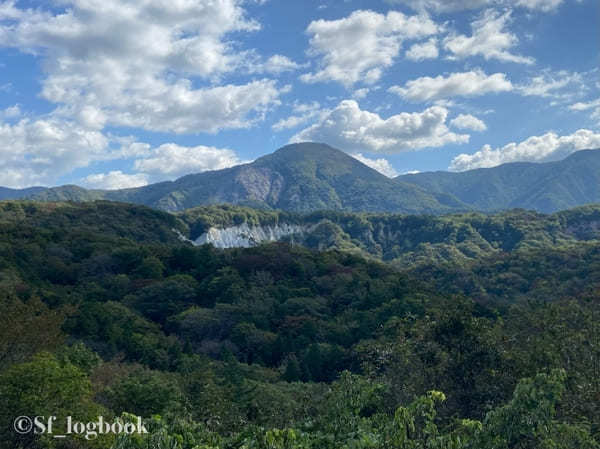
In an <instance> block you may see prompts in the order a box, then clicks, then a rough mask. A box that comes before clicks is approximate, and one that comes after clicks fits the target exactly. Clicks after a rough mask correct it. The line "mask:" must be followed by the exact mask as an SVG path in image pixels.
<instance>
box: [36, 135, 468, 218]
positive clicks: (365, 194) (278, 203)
mask: <svg viewBox="0 0 600 449" xmlns="http://www.w3.org/2000/svg"><path fill="white" fill-rule="evenodd" d="M32 198H34V199H37V200H45V201H65V200H74V201H88V200H95V199H107V200H112V201H123V202H130V203H138V204H144V205H147V206H151V207H154V208H158V209H162V210H167V211H178V210H183V209H187V208H190V207H194V206H198V205H202V204H218V203H231V204H246V205H252V206H256V207H262V208H276V209H284V210H289V211H314V210H322V209H323V210H325V209H327V210H349V211H395V212H405V213H421V212H423V213H441V212H449V211H451V210H461V209H462V210H464V209H467V206H465V205H463V204H461V203H460V202H459V201H457V200H456V199H454V198H452V197H451V196H449V195H446V194H444V193H434V194H429V193H426V192H424V191H423V190H422V189H421V188H420V187H416V186H414V185H412V184H406V183H403V182H398V181H394V180H391V179H389V178H387V177H386V176H384V175H382V174H380V173H379V172H377V171H375V170H373V169H371V168H369V167H367V166H366V165H364V164H363V163H361V162H359V161H358V160H356V159H354V158H353V157H350V156H348V155H347V154H345V153H344V152H342V151H339V150H336V149H334V148H331V147H330V146H328V145H324V144H317V143H302V144H293V145H288V146H285V147H283V148H281V149H279V150H277V151H276V152H275V153H273V154H269V155H267V156H264V157H261V158H259V159H257V160H256V161H254V162H252V163H250V164H244V165H239V166H236V167H232V168H228V169H225V170H217V171H210V172H204V173H200V174H194V175H188V176H184V177H183V178H180V179H178V180H176V181H173V182H162V183H158V184H152V185H149V186H145V187H139V188H134V189H123V190H116V191H97V190H91V191H87V190H85V189H82V188H79V187H76V186H65V187H58V188H53V189H48V190H45V191H44V192H41V193H38V194H37V195H33V196H32Z"/></svg>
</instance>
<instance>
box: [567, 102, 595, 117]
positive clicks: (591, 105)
mask: <svg viewBox="0 0 600 449" xmlns="http://www.w3.org/2000/svg"><path fill="white" fill-rule="evenodd" d="M569 109H570V110H572V111H589V110H592V113H591V115H590V117H591V118H593V119H595V120H600V98H598V99H596V100H592V101H588V102H578V103H575V104H572V105H571V106H569Z"/></svg>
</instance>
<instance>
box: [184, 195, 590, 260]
mask: <svg viewBox="0 0 600 449" xmlns="http://www.w3.org/2000/svg"><path fill="white" fill-rule="evenodd" d="M177 216H178V218H180V219H181V220H182V221H183V222H184V223H185V224H186V226H187V227H188V231H187V234H186V236H187V237H188V238H189V239H191V240H193V241H195V242H196V244H201V243H207V242H208V243H213V244H215V245H216V246H220V247H230V246H252V244H250V245H248V244H245V245H244V243H245V242H246V241H247V238H248V236H250V237H254V244H256V243H260V241H261V239H264V240H278V241H285V242H290V243H293V244H300V245H303V246H306V247H309V248H313V249H318V250H328V249H339V250H344V251H350V252H353V253H355V254H359V255H361V256H363V257H374V258H377V259H380V260H384V261H386V262H391V263H392V264H394V265H396V266H400V267H413V266H417V265H421V264H430V263H431V262H432V261H436V262H447V263H452V264H454V265H461V264H465V263H468V262H470V261H474V260H477V259H480V258H482V257H491V256H494V255H496V256H497V255H499V254H501V253H505V252H513V251H521V250H528V249H535V248H538V249H542V248H556V247H562V246H568V245H571V244H574V243H577V242H579V241H598V240H599V239H600V206H583V207H579V208H575V209H572V210H567V211H562V212H557V213H554V214H550V215H546V214H540V213H537V212H532V211H526V210H512V211H506V212H502V213H497V214H493V215H489V214H488V215H486V214H482V213H475V212H469V213H463V214H451V215H444V216H432V215H430V216H427V215H396V214H376V213H348V212H314V213H310V214H295V213H289V212H283V211H263V210H254V209H250V208H244V207H236V206H228V205H224V206H206V207H198V208H193V209H189V210H186V211H185V212H182V213H180V214H177ZM286 226H287V229H289V231H288V233H287V235H286V234H285V233H284V232H279V233H277V232H276V231H277V230H278V229H282V231H285V227H286ZM236 237H237V238H236ZM238 242H242V243H238Z"/></svg>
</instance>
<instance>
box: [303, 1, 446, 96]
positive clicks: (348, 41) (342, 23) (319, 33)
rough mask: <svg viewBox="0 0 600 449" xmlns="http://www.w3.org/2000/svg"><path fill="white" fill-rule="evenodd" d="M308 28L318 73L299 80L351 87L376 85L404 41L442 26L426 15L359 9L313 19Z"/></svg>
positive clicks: (416, 37)
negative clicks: (342, 15)
mask: <svg viewBox="0 0 600 449" xmlns="http://www.w3.org/2000/svg"><path fill="white" fill-rule="evenodd" d="M306 31H307V33H308V34H309V35H310V36H311V37H310V49H309V51H308V54H309V55H310V56H314V57H319V58H320V62H319V69H318V71H317V72H315V73H306V74H304V75H302V76H301V77H300V79H301V80H302V81H304V82H307V83H314V82H320V81H336V82H339V83H341V84H343V85H344V86H346V87H349V86H352V85H353V84H355V83H357V82H359V81H361V82H364V83H366V84H373V83H374V82H376V81H377V80H379V78H380V77H381V75H382V73H383V70H384V69H385V68H387V67H390V66H391V65H392V64H393V62H394V59H395V58H396V57H397V56H398V54H399V52H400V47H401V44H402V41H403V40H406V39H418V38H422V37H426V36H430V35H432V34H436V33H437V32H438V31H439V27H438V26H437V25H436V24H435V23H434V22H433V21H432V20H431V19H429V17H427V16H424V15H423V16H405V15H404V14H402V13H400V12H397V11H390V12H388V13H387V15H383V14H379V13H376V12H373V11H362V10H360V11H354V12H353V13H352V14H351V15H349V16H348V17H346V18H343V19H339V20H323V19H321V20H316V21H313V22H311V23H310V25H309V26H308V28H307V30H306Z"/></svg>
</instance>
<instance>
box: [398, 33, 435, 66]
mask: <svg viewBox="0 0 600 449" xmlns="http://www.w3.org/2000/svg"><path fill="white" fill-rule="evenodd" d="M438 55H439V51H438V47H437V39H436V38H435V37H432V38H431V39H429V40H428V41H426V42H421V43H418V44H413V46H412V47H410V49H409V50H408V51H407V52H406V57H407V58H408V59H410V60H412V61H423V60H425V59H435V58H437V57H438Z"/></svg>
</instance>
